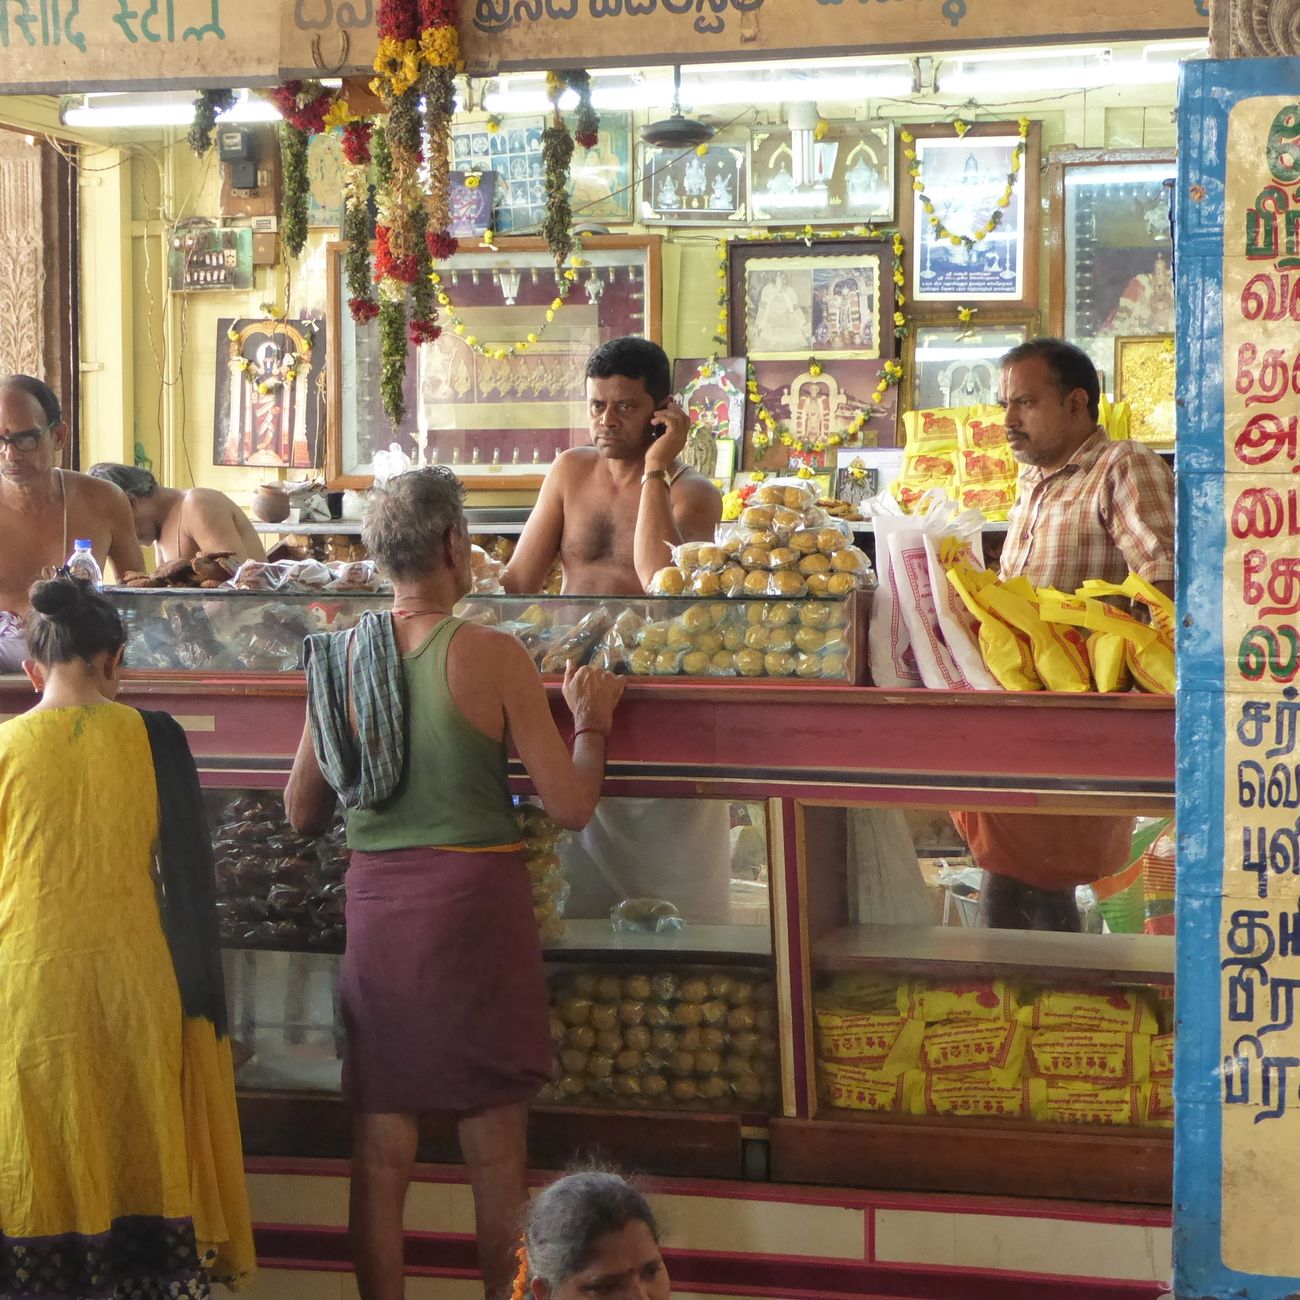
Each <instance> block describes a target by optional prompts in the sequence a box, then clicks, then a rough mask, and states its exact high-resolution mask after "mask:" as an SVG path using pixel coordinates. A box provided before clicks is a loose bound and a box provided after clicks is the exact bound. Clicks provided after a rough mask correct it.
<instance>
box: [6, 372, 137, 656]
mask: <svg viewBox="0 0 1300 1300" xmlns="http://www.w3.org/2000/svg"><path fill="white" fill-rule="evenodd" d="M67 436H68V426H67V424H65V423H64V420H63V414H62V412H61V410H60V408H59V399H58V398H57V397H56V396H55V395H54V392H53V390H51V388H50V387H49V385H48V384H45V383H43V382H42V381H41V380H39V379H33V378H32V377H31V376H30V375H5V376H3V377H0V672H5V673H13V672H18V671H19V670H20V668H21V667H22V661H23V659H24V658H26V655H27V645H26V641H25V640H24V637H23V620H24V619H25V617H26V615H27V612H28V602H27V589H28V588H29V587H30V586H31V585H32V583H33V582H35V581H36V579H37V578H39V577H40V575H41V573H42V572H43V571H44V570H45V569H50V568H57V567H58V566H59V565H61V564H62V563H63V562H64V560H66V559H67V558H68V556H69V555H70V554H71V553H72V547H73V543H74V542H75V541H76V540H77V539H78V538H81V537H86V538H89V539H90V543H91V546H92V549H93V550H94V552H95V558H96V559H97V560H98V561H99V562H100V564H101V565H102V564H103V563H104V561H105V560H106V559H107V560H108V561H110V562H111V564H112V566H113V574H114V576H115V577H117V578H120V577H121V576H122V575H123V574H124V573H125V572H126V571H127V570H129V569H136V570H141V571H143V569H144V557H143V555H142V554H141V553H140V543H139V542H138V541H136V537H135V521H134V519H133V518H132V515H131V505H130V503H129V502H128V501H127V499H126V497H125V496H124V495H123V493H122V491H121V489H120V488H116V487H114V486H113V485H112V484H111V483H104V482H101V481H100V480H99V479H93V478H90V477H89V476H88V475H86V474H76V473H73V472H72V471H71V470H65V469H62V468H60V466H59V464H58V462H59V458H60V453H61V452H62V450H63V444H64V441H65V440H66V439H67Z"/></svg>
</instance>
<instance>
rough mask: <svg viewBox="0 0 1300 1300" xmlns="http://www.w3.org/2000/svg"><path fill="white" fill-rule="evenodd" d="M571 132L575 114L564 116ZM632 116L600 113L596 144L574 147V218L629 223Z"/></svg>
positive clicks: (571, 185) (571, 189) (571, 176)
mask: <svg viewBox="0 0 1300 1300" xmlns="http://www.w3.org/2000/svg"><path fill="white" fill-rule="evenodd" d="M565 121H567V122H568V124H569V129H570V131H572V130H573V121H574V115H573V114H572V113H566V114H565ZM633 188H634V187H633V184H632V114H631V113H601V115H600V129H599V130H598V131H597V132H596V143H595V144H593V145H591V146H590V147H589V148H588V147H586V146H584V145H580V144H575V145H574V148H573V161H572V162H571V163H570V165H569V202H570V203H571V204H572V205H573V219H574V221H575V222H577V223H578V224H581V223H582V222H584V221H597V222H600V221H616V222H624V221H631V220H632V207H633V203H632V200H633V193H632V191H633Z"/></svg>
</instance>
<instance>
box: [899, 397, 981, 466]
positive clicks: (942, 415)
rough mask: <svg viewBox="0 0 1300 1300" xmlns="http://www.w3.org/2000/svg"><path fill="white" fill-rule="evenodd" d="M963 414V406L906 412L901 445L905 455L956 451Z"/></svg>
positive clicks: (964, 410) (964, 412)
mask: <svg viewBox="0 0 1300 1300" xmlns="http://www.w3.org/2000/svg"><path fill="white" fill-rule="evenodd" d="M965 414H966V408H965V407H964V406H962V407H944V408H940V409H938V410H930V411H908V412H907V414H906V415H904V416H903V434H904V438H905V442H904V444H903V445H904V447H905V449H906V451H907V454H908V455H909V456H910V455H913V454H915V453H917V452H944V451H956V450H957V438H958V433H959V431H960V429H961V422H962V418H963V417H964V416H965Z"/></svg>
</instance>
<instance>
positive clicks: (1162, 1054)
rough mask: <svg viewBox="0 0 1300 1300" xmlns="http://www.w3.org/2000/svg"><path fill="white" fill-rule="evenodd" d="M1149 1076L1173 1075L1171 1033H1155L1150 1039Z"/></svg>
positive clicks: (1165, 1076) (1159, 1077)
mask: <svg viewBox="0 0 1300 1300" xmlns="http://www.w3.org/2000/svg"><path fill="white" fill-rule="evenodd" d="M1151 1077H1152V1078H1153V1079H1172V1078H1173V1077H1174V1036H1173V1034H1157V1035H1156V1036H1155V1037H1154V1038H1153V1039H1152V1040H1151Z"/></svg>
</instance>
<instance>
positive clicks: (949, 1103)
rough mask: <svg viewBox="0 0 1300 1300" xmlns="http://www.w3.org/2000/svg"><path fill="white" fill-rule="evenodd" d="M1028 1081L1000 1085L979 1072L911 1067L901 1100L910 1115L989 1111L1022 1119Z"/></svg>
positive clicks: (1027, 1099)
mask: <svg viewBox="0 0 1300 1300" xmlns="http://www.w3.org/2000/svg"><path fill="white" fill-rule="evenodd" d="M1029 1082H1032V1080H1031V1081H1029ZM1029 1082H1022V1083H1013V1084H1009V1085H1006V1086H1004V1085H1002V1084H998V1083H994V1082H993V1081H992V1080H990V1079H988V1078H984V1077H981V1076H979V1075H970V1074H965V1075H963V1074H952V1075H945V1074H929V1073H927V1072H926V1071H925V1070H912V1071H910V1072H909V1073H908V1074H907V1075H906V1077H905V1080H904V1100H905V1104H906V1106H907V1109H908V1111H910V1112H911V1114H913V1115H983V1116H986V1117H987V1116H990V1115H992V1116H1000V1117H1003V1118H1009V1119H1024V1118H1026V1117H1027V1116H1028V1115H1029V1113H1030V1112H1029Z"/></svg>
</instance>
